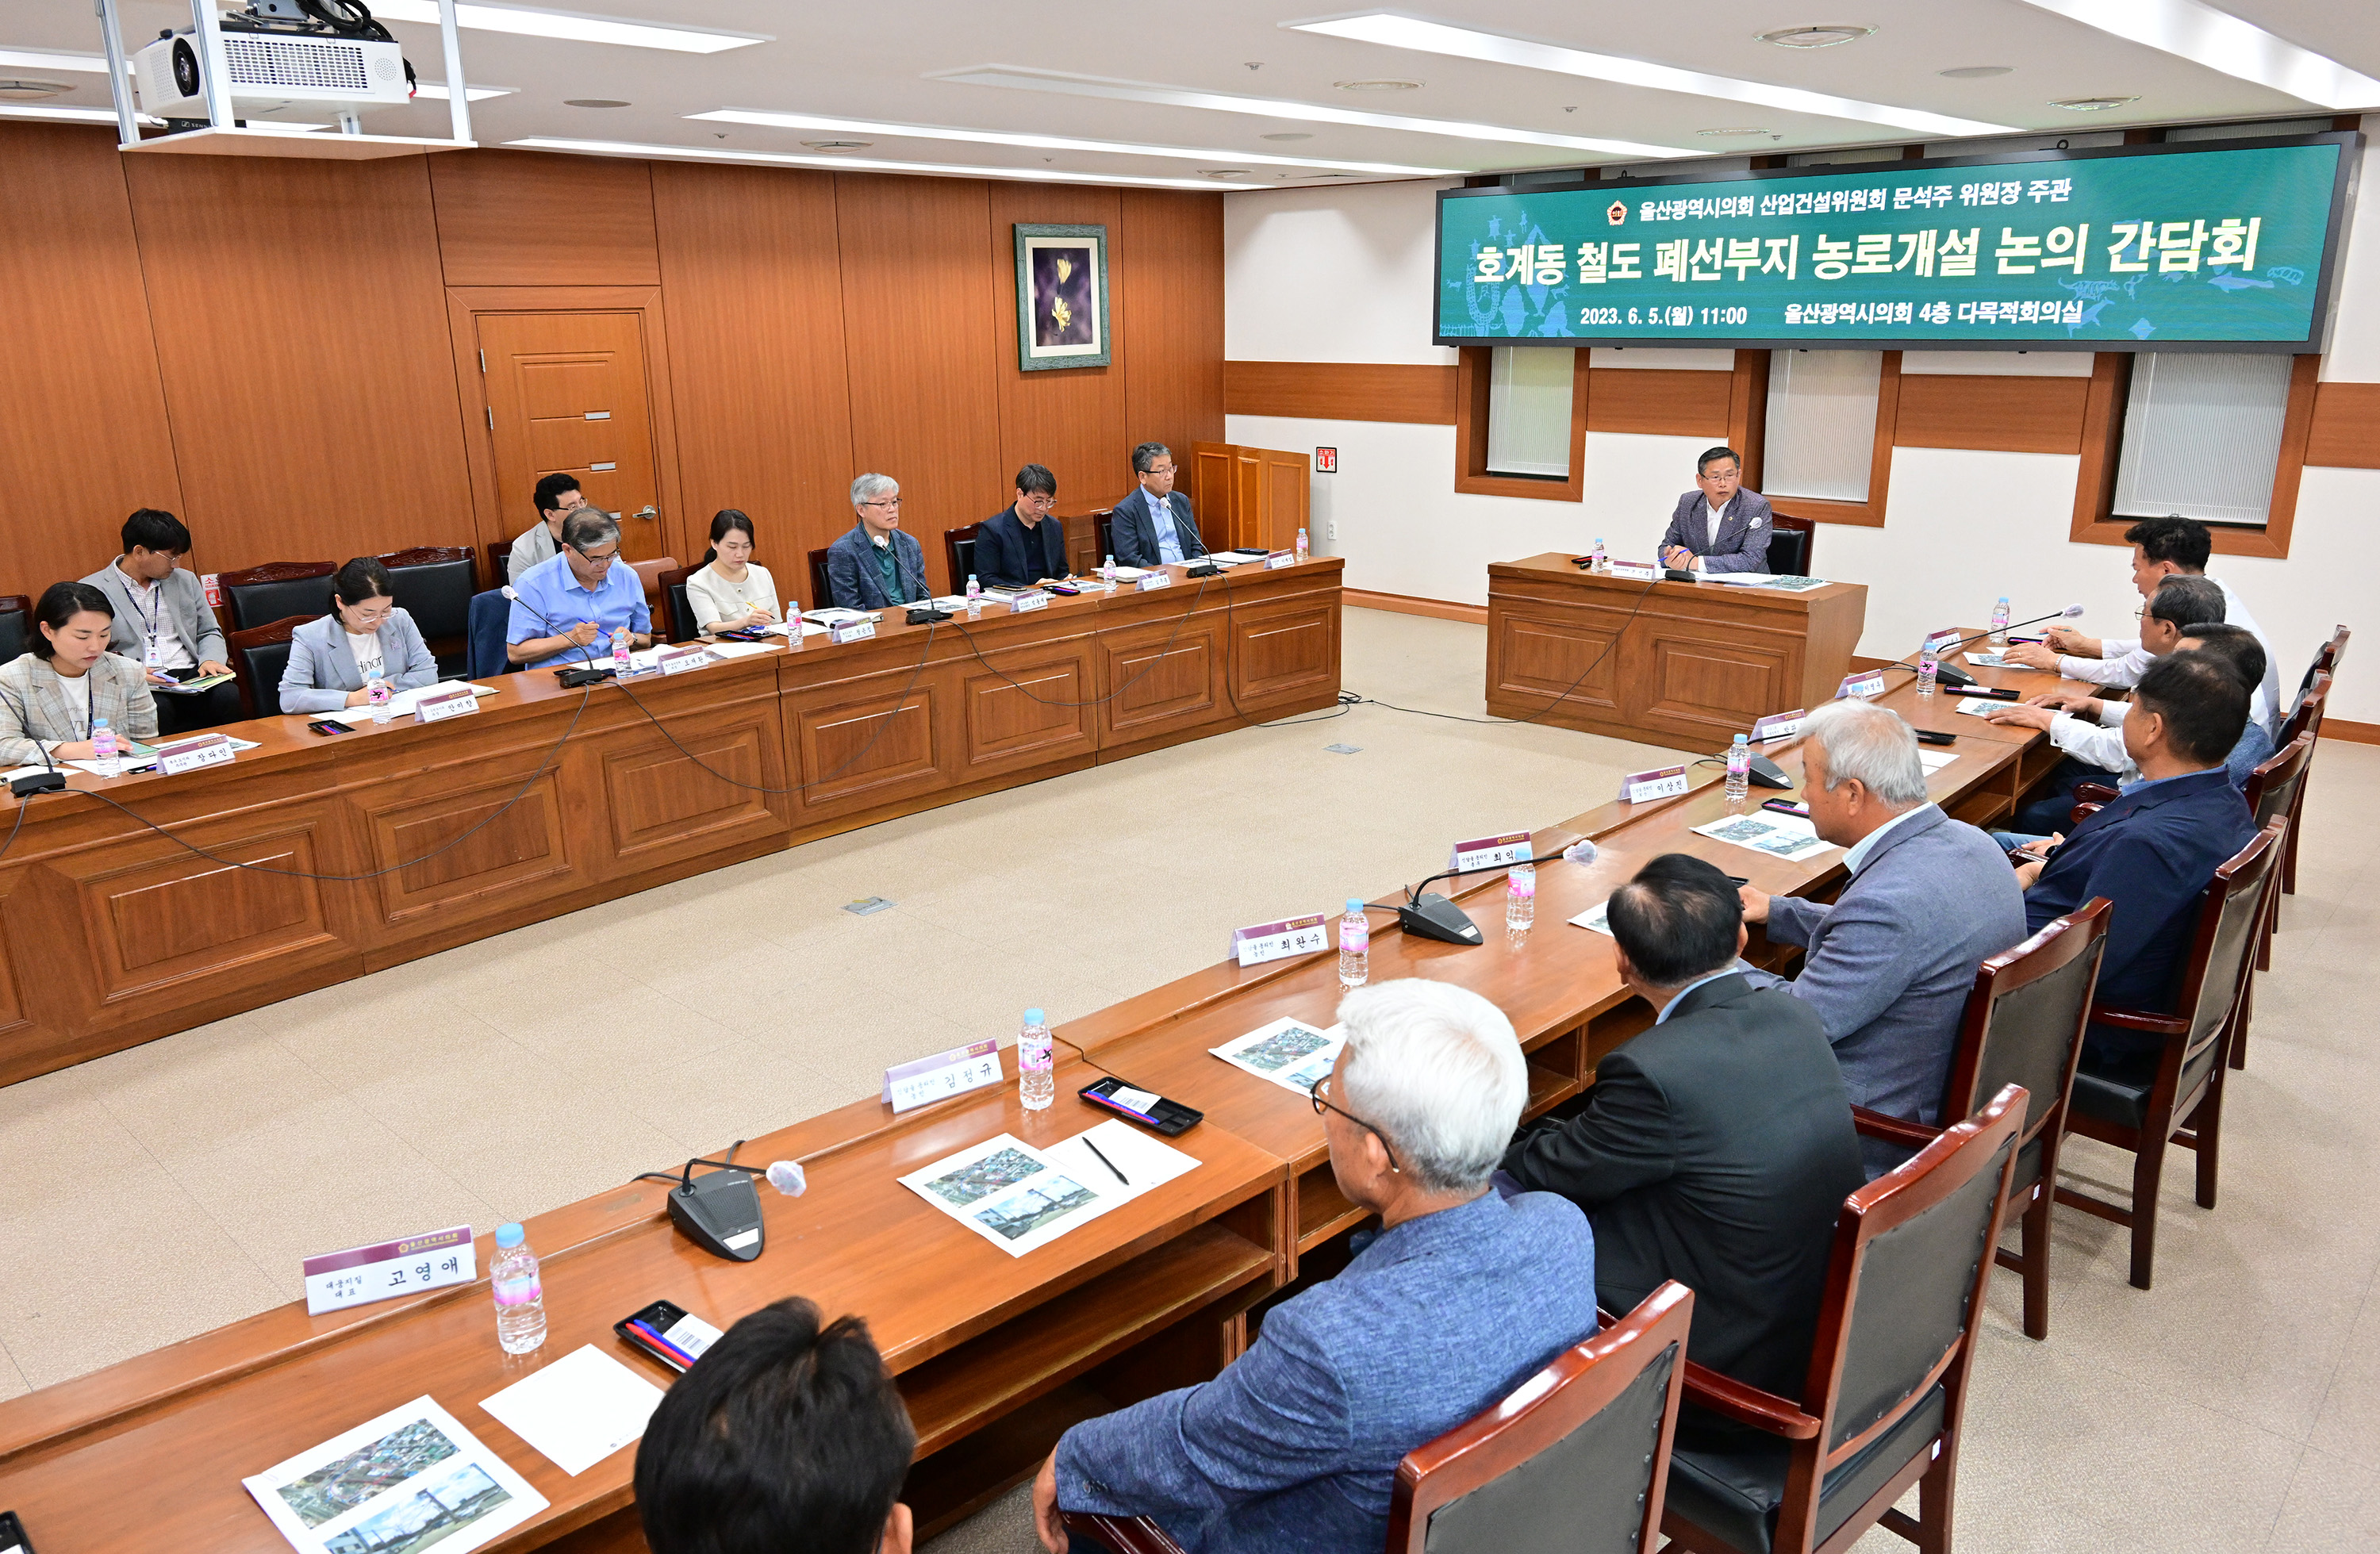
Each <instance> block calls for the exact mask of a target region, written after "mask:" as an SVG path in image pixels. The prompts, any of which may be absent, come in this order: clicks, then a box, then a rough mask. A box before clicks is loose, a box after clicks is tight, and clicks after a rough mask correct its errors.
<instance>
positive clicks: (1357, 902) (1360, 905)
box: [1347, 895, 1364, 912]
mask: <svg viewBox="0 0 2380 1554" xmlns="http://www.w3.org/2000/svg"><path fill="white" fill-rule="evenodd" d="M1363 909H1364V901H1363V898H1362V897H1361V896H1352V895H1351V896H1349V897H1348V898H1347V910H1348V911H1350V912H1361V911H1362V910H1363Z"/></svg>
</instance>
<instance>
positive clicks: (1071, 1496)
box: [1033, 980, 1823, 1554]
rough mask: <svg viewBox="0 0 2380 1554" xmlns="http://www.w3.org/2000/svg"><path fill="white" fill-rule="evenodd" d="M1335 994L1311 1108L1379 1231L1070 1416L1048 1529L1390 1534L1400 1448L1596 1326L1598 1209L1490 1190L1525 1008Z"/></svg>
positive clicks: (1449, 991)
mask: <svg viewBox="0 0 2380 1554" xmlns="http://www.w3.org/2000/svg"><path fill="white" fill-rule="evenodd" d="M1339 1016H1340V1018H1341V1019H1342V1021H1343V1022H1345V1026H1346V1035H1347V1041H1346V1046H1345V1049H1344V1050H1342V1052H1341V1053H1340V1055H1339V1062H1338V1064H1337V1066H1336V1067H1334V1068H1333V1069H1332V1070H1331V1072H1330V1076H1329V1077H1328V1078H1326V1079H1324V1080H1323V1081H1322V1082H1321V1083H1320V1084H1318V1085H1317V1086H1315V1087H1314V1093H1313V1099H1314V1103H1315V1109H1316V1110H1317V1111H1320V1112H1321V1113H1322V1118H1323V1135H1324V1137H1325V1138H1326V1139H1327V1141H1328V1142H1329V1144H1330V1171H1331V1174H1332V1175H1333V1176H1334V1177H1335V1178H1337V1180H1338V1184H1339V1188H1340V1190H1341V1191H1342V1192H1343V1193H1345V1194H1346V1195H1347V1197H1348V1198H1349V1200H1350V1201H1352V1202H1354V1203H1355V1204H1356V1205H1358V1206H1359V1207H1361V1208H1366V1209H1369V1210H1372V1211H1374V1212H1377V1213H1378V1215H1379V1216H1380V1230H1379V1232H1378V1234H1376V1235H1374V1236H1371V1237H1369V1238H1368V1240H1366V1239H1365V1238H1361V1237H1359V1238H1358V1242H1357V1246H1358V1250H1357V1251H1356V1253H1355V1257H1354V1261H1353V1262H1351V1263H1349V1264H1348V1265H1347V1267H1346V1269H1345V1270H1344V1271H1342V1273H1340V1275H1339V1276H1338V1277H1337V1278H1336V1279H1332V1280H1330V1281H1326V1282H1323V1283H1320V1284H1317V1285H1315V1286H1314V1287H1313V1288H1312V1289H1309V1290H1307V1291H1305V1293H1301V1294H1299V1295H1297V1296H1295V1297H1293V1298H1292V1299H1290V1300H1287V1301H1284V1302H1282V1303H1281V1305H1277V1306H1274V1307H1273V1308H1272V1309H1271V1311H1270V1312H1269V1313H1268V1314H1267V1315H1266V1317H1265V1320H1264V1330H1263V1332H1262V1333H1261V1335H1260V1336H1259V1337H1258V1338H1257V1341H1256V1342H1255V1343H1254V1344H1253V1345H1251V1346H1250V1347H1249V1349H1248V1352H1247V1353H1246V1354H1243V1355H1241V1356H1240V1357H1239V1359H1237V1360H1235V1361H1233V1363H1232V1365H1231V1366H1228V1367H1227V1368H1226V1369H1225V1370H1224V1371H1223V1373H1222V1375H1220V1376H1219V1377H1217V1378H1215V1379H1214V1380H1212V1381H1210V1382H1208V1383H1206V1384H1205V1385H1203V1386H1197V1387H1188V1388H1184V1389H1182V1390H1178V1391H1172V1392H1166V1393H1162V1394H1160V1396H1157V1397H1154V1398H1151V1399H1149V1400H1148V1401H1147V1402H1143V1403H1137V1404H1135V1405H1134V1406H1133V1407H1131V1408H1127V1409H1124V1410H1123V1411H1121V1412H1120V1413H1116V1414H1109V1415H1107V1416H1106V1417H1105V1418H1101V1419H1093V1420H1090V1421H1088V1422H1087V1423H1085V1424H1081V1425H1077V1426H1075V1427H1074V1428H1073V1429H1071V1430H1068V1431H1067V1432H1066V1433H1065V1435H1064V1436H1063V1437H1062V1439H1060V1440H1059V1442H1058V1450H1057V1451H1055V1452H1053V1453H1052V1454H1051V1455H1050V1460H1049V1461H1048V1462H1046V1463H1043V1464H1042V1467H1041V1472H1040V1475H1039V1476H1038V1478H1036V1479H1035V1481H1034V1485H1033V1512H1034V1520H1035V1523H1036V1524H1037V1526H1038V1531H1039V1533H1040V1536H1041V1542H1042V1544H1043V1546H1044V1547H1045V1548H1050V1549H1052V1550H1063V1549H1065V1548H1066V1547H1067V1540H1066V1532H1065V1529H1064V1526H1063V1524H1062V1522H1061V1519H1060V1512H1062V1511H1075V1512H1097V1513H1101V1514H1105V1515H1109V1516H1117V1517H1132V1516H1150V1517H1154V1518H1155V1519H1156V1520H1157V1521H1158V1522H1159V1523H1160V1524H1161V1525H1162V1526H1163V1527H1164V1528H1165V1530H1166V1531H1167V1532H1168V1533H1169V1534H1171V1535H1172V1537H1173V1539H1174V1541H1175V1542H1177V1543H1179V1544H1181V1545H1182V1547H1183V1548H1185V1549H1187V1550H1189V1551H1190V1554H1275V1551H1277V1550H1282V1549H1296V1550H1298V1551H1299V1554H1379V1549H1380V1548H1381V1546H1382V1544H1383V1543H1384V1542H1385V1541H1386V1539H1387V1536H1388V1525H1389V1504H1390V1498H1391V1496H1392V1494H1393V1493H1394V1490H1395V1486H1396V1473H1397V1464H1398V1463H1400V1462H1402V1461H1403V1458H1404V1455H1405V1453H1407V1452H1408V1451H1413V1450H1414V1449H1415V1447H1417V1446H1421V1445H1424V1444H1426V1443H1427V1442H1428V1441H1430V1440H1433V1439H1437V1438H1438V1437H1439V1436H1440V1435H1442V1434H1444V1433H1445V1432H1446V1431H1448V1430H1450V1429H1451V1428H1453V1427H1455V1426H1457V1425H1460V1424H1462V1423H1463V1422H1464V1421H1465V1420H1468V1419H1470V1418H1472V1417H1474V1416H1475V1415H1476V1414H1479V1413H1481V1412H1482V1411H1483V1410H1485V1409H1487V1408H1488V1407H1489V1406H1491V1405H1492V1404H1494V1403H1496V1402H1499V1401H1500V1400H1501V1399H1502V1398H1503V1397H1504V1396H1505V1395H1506V1394H1507V1393H1509V1392H1510V1391H1512V1389H1513V1388H1515V1387H1517V1386H1518V1385H1520V1384H1521V1383H1522V1382H1523V1381H1525V1380H1527V1379H1528V1378H1530V1377H1531V1376H1533V1375H1535V1374H1536V1372H1537V1371H1538V1370H1539V1369H1541V1368H1543V1366H1545V1365H1546V1364H1547V1362H1548V1361H1549V1360H1551V1359H1552V1358H1553V1357H1554V1356H1555V1355H1557V1354H1560V1353H1561V1352H1562V1351H1563V1350H1565V1349H1567V1348H1569V1347H1570V1346H1571V1345H1573V1344H1574V1343H1577V1342H1580V1341H1581V1340H1583V1339H1585V1338H1586V1337H1588V1336H1589V1335H1590V1334H1592V1333H1593V1332H1594V1331H1595V1242H1594V1238H1593V1235H1592V1233H1591V1232H1589V1231H1588V1229H1587V1223H1586V1216H1585V1215H1584V1214H1582V1213H1580V1212H1579V1210H1578V1208H1576V1207H1575V1206H1574V1205H1572V1204H1569V1203H1565V1202H1563V1201H1562V1200H1561V1199H1560V1198H1559V1197H1556V1196H1553V1195H1551V1194H1549V1193H1524V1194H1521V1195H1519V1196H1514V1197H1512V1198H1509V1199H1508V1198H1505V1197H1503V1196H1500V1195H1499V1194H1497V1193H1494V1192H1490V1191H1489V1190H1488V1177H1489V1175H1490V1174H1491V1173H1492V1172H1494V1171H1495V1169H1496V1161H1497V1159H1498V1157H1499V1156H1500V1155H1501V1154H1502V1152H1503V1148H1504V1144H1505V1141H1506V1140H1507V1139H1508V1138H1510V1137H1511V1136H1512V1125H1513V1124H1514V1123H1517V1122H1519V1121H1520V1118H1521V1109H1522V1106H1523V1105H1524V1102H1525V1101H1526V1100H1527V1099H1528V1070H1527V1064H1526V1063H1525V1062H1524V1060H1523V1058H1522V1056H1521V1044H1520V1042H1519V1040H1518V1039H1517V1038H1515V1037H1514V1035H1513V1033H1512V1022H1511V1021H1510V1020H1508V1019H1506V1018H1505V1017H1504V1014H1503V1013H1502V1012H1501V1011H1500V1010H1499V1009H1497V1007H1496V1006H1495V1005H1494V1004H1492V1003H1490V1002H1488V1001H1487V1000H1486V999H1484V998H1481V997H1480V996H1479V995H1478V994H1476V993H1474V992H1471V991H1468V990H1467V989H1462V988H1457V987H1453V986H1451V985H1450V984H1447V983H1443V982H1429V981H1421V980H1407V981H1395V982H1384V983H1380V984H1378V985H1377V986H1374V987H1369V988H1359V989H1356V990H1355V991H1354V992H1352V993H1350V994H1348V995H1347V997H1346V998H1345V999H1343V1000H1342V1001H1341V1002H1340V1005H1339ZM1822 1050H1823V1049H1822Z"/></svg>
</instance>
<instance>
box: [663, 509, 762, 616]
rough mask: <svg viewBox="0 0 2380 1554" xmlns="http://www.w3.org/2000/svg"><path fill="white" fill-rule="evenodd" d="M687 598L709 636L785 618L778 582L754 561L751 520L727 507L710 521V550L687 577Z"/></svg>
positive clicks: (704, 553)
mask: <svg viewBox="0 0 2380 1554" xmlns="http://www.w3.org/2000/svg"><path fill="white" fill-rule="evenodd" d="M686 602H687V603H688V604H690V605H692V606H693V607H694V624H695V625H697V626H698V627H699V628H700V629H701V632H702V635H704V636H705V637H714V636H716V635H718V634H719V633H720V632H722V631H744V630H748V629H749V628H751V627H754V626H762V625H768V624H770V623H771V622H772V621H775V620H777V619H779V618H780V616H779V612H778V608H777V581H776V579H775V578H773V577H770V576H769V569H768V568H767V567H765V566H760V565H755V564H754V562H753V560H752V520H751V519H750V518H747V517H746V516H744V515H743V514H742V513H739V512H737V511H736V510H735V508H733V507H722V508H721V509H720V510H719V516H717V517H714V518H712V519H711V520H710V550H708V551H706V552H703V556H702V570H700V571H699V572H697V573H695V574H693V575H692V576H690V577H687V578H686Z"/></svg>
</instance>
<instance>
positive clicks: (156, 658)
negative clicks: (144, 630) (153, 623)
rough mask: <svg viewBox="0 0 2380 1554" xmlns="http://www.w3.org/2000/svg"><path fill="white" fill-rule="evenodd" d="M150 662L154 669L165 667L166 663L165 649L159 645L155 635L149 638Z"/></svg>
mask: <svg viewBox="0 0 2380 1554" xmlns="http://www.w3.org/2000/svg"><path fill="white" fill-rule="evenodd" d="M148 662H149V667H150V668H152V669H163V668H164V665H165V650H164V648H162V647H160V646H159V645H158V642H157V638H156V637H154V636H152V637H150V638H149V660H148Z"/></svg>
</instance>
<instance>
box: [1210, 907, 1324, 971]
mask: <svg viewBox="0 0 2380 1554" xmlns="http://www.w3.org/2000/svg"><path fill="white" fill-rule="evenodd" d="M1329 948H1330V928H1329V927H1328V926H1327V919H1325V918H1324V917H1323V916H1322V914H1321V913H1319V912H1317V913H1316V914H1314V916H1312V917H1292V918H1290V919H1289V920H1288V921H1287V922H1281V923H1258V924H1257V926H1256V927H1254V928H1246V929H1233V930H1232V955H1233V958H1234V959H1236V960H1237V961H1238V962H1239V963H1240V964H1241V965H1264V964H1265V963H1266V962H1267V961H1279V960H1287V959H1288V958H1289V957H1290V956H1292V955H1310V954H1312V953H1315V952H1316V951H1317V950H1328V949H1329Z"/></svg>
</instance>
